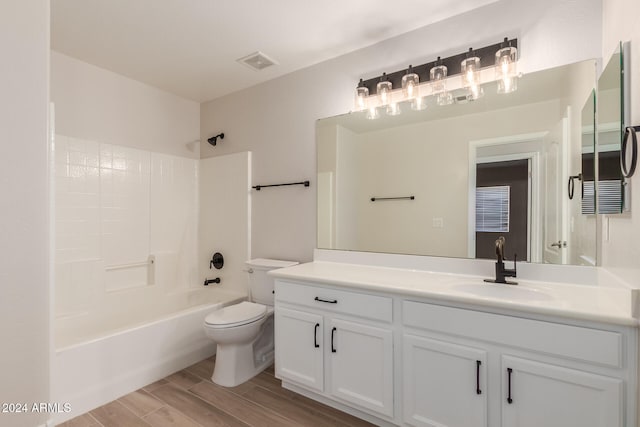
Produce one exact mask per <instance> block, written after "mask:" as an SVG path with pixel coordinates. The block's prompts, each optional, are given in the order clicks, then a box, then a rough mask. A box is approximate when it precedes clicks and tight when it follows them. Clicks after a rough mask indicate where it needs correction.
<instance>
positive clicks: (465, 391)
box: [403, 334, 544, 427]
mask: <svg viewBox="0 0 640 427" xmlns="http://www.w3.org/2000/svg"><path fill="white" fill-rule="evenodd" d="M403 341H404V344H403V359H404V363H403V380H404V404H403V411H404V422H405V423H407V424H409V425H412V426H425V427H426V426H428V427H460V426H464V427H486V425H487V353H486V352H485V351H483V350H480V349H476V348H472V347H467V346H462V345H458V344H452V343H448V342H445V341H440V340H435V339H430V338H425V337H419V336H415V335H409V334H405V335H404V336H403ZM541 425H544V424H540V426H541ZM540 426H538V427H540Z"/></svg>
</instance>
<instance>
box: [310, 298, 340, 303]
mask: <svg viewBox="0 0 640 427" xmlns="http://www.w3.org/2000/svg"><path fill="white" fill-rule="evenodd" d="M314 299H315V300H316V301H320V302H326V303H329V304H337V303H338V300H337V299H322V298H318V297H315V298H314Z"/></svg>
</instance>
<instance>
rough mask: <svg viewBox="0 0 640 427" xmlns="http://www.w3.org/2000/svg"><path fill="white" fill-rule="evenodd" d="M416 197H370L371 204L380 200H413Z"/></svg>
mask: <svg viewBox="0 0 640 427" xmlns="http://www.w3.org/2000/svg"><path fill="white" fill-rule="evenodd" d="M415 198H416V196H404V197H372V198H371V201H372V202H377V201H380V200H415Z"/></svg>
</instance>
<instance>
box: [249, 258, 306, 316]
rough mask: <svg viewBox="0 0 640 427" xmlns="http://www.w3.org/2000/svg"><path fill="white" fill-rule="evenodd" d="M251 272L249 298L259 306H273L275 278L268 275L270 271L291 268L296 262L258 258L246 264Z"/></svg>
mask: <svg viewBox="0 0 640 427" xmlns="http://www.w3.org/2000/svg"><path fill="white" fill-rule="evenodd" d="M246 264H247V267H248V269H247V271H248V272H249V298H250V299H251V301H253V302H257V303H258V304H265V305H270V306H272V305H273V286H274V278H273V277H270V276H268V275H267V272H268V271H271V270H275V269H277V268H284V267H291V266H294V265H296V264H298V263H297V262H296V261H282V260H278V259H265V258H256V259H252V260H249V261H247V262H246Z"/></svg>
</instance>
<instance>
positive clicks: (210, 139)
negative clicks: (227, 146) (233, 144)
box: [207, 133, 224, 147]
mask: <svg viewBox="0 0 640 427" xmlns="http://www.w3.org/2000/svg"><path fill="white" fill-rule="evenodd" d="M218 138H220V139H224V133H219V134H217V135H214V136H212V137H211V138H209V139H207V141H208V142H209V144H211V145H213V146H214V147H215V146H216V141H217V140H218Z"/></svg>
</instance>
